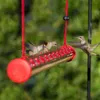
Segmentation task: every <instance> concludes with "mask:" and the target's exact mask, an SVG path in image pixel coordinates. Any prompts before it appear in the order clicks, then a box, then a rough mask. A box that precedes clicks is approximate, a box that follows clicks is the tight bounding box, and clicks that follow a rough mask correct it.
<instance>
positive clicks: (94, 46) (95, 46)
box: [92, 43, 100, 51]
mask: <svg viewBox="0 0 100 100" xmlns="http://www.w3.org/2000/svg"><path fill="white" fill-rule="evenodd" d="M99 45H100V43H97V44H95V45H93V46H92V51H93V50H94V49H95V48H97V47H98V46H99Z"/></svg>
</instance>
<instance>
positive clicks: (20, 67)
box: [7, 0, 76, 83]
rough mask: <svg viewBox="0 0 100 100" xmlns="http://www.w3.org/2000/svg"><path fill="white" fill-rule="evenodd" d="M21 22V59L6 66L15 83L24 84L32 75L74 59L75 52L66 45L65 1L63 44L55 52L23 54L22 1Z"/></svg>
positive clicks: (22, 2)
mask: <svg viewBox="0 0 100 100" xmlns="http://www.w3.org/2000/svg"><path fill="white" fill-rule="evenodd" d="M21 5H22V7H21V11H22V16H21V21H22V57H21V58H16V59H14V60H12V61H11V62H10V63H9V64H8V66H7V75H8V77H9V79H10V80H12V81H13V82H15V83H23V82H26V81H27V80H28V79H29V78H30V77H31V76H32V75H35V74H37V73H39V72H41V71H43V70H47V69H49V68H51V67H53V66H55V65H56V64H59V63H62V62H64V61H65V62H69V61H72V60H73V59H74V58H75V55H76V53H75V50H74V48H73V47H71V46H70V45H68V44H67V42H66V34H67V26H68V20H69V17H68V0H66V7H65V16H64V17H63V19H64V21H65V26H64V44H63V45H62V46H61V47H60V48H58V49H57V50H54V51H51V52H47V53H44V54H40V55H37V56H26V54H25V30H24V29H25V27H24V26H25V25H24V16H25V13H24V0H22V1H21Z"/></svg>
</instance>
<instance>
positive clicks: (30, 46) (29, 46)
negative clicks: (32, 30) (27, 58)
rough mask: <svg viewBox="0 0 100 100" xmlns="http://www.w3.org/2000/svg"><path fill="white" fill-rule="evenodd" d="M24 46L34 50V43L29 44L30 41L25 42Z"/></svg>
mask: <svg viewBox="0 0 100 100" xmlns="http://www.w3.org/2000/svg"><path fill="white" fill-rule="evenodd" d="M25 46H26V48H28V49H29V50H31V51H33V50H34V47H35V46H34V45H32V44H30V43H25Z"/></svg>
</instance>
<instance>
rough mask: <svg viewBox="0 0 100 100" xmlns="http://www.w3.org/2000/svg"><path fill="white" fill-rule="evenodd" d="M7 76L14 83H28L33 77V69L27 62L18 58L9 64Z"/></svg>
mask: <svg viewBox="0 0 100 100" xmlns="http://www.w3.org/2000/svg"><path fill="white" fill-rule="evenodd" d="M7 74H8V77H9V78H10V79H11V80H12V81H13V82H16V83H22V82H26V81H27V80H28V79H29V77H30V75H31V67H30V65H29V64H28V62H27V61H26V60H24V59H21V58H17V59H14V60H12V61H11V62H10V63H9V64H8V67H7Z"/></svg>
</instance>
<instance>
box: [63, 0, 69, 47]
mask: <svg viewBox="0 0 100 100" xmlns="http://www.w3.org/2000/svg"><path fill="white" fill-rule="evenodd" d="M63 19H64V20H65V26H64V45H66V44H67V42H66V40H67V28H68V20H69V17H68V0H66V6H65V16H64V18H63Z"/></svg>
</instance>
